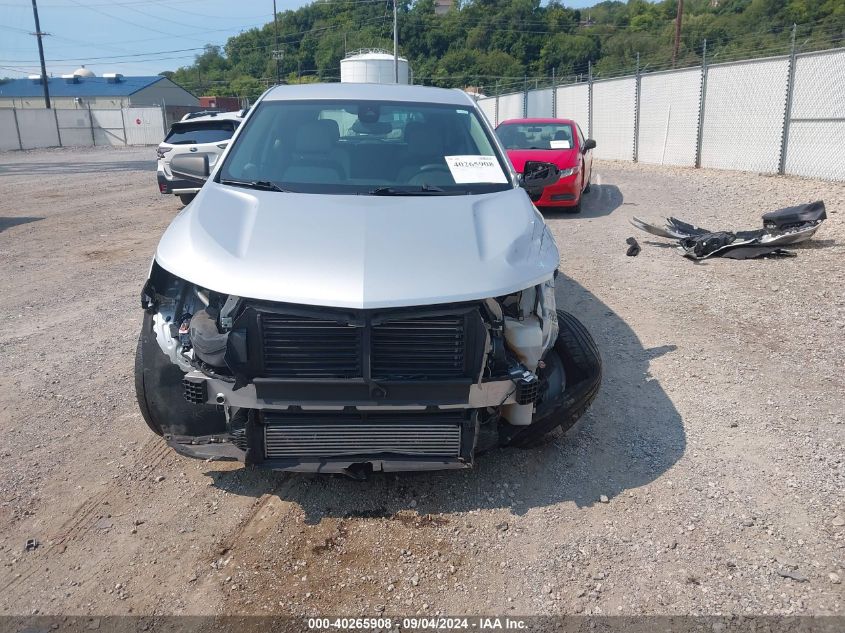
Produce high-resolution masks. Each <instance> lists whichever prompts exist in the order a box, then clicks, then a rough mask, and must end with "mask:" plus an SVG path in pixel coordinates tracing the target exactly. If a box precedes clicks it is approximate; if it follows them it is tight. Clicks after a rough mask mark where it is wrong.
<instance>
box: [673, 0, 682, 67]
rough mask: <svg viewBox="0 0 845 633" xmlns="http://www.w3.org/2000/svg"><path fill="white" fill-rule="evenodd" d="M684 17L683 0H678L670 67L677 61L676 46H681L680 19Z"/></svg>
mask: <svg viewBox="0 0 845 633" xmlns="http://www.w3.org/2000/svg"><path fill="white" fill-rule="evenodd" d="M683 19H684V0H678V12H677V14H676V15H675V46H674V47H673V48H672V68H674V67H675V63H676V62H677V61H678V48H679V47H680V46H681V21H682V20H683Z"/></svg>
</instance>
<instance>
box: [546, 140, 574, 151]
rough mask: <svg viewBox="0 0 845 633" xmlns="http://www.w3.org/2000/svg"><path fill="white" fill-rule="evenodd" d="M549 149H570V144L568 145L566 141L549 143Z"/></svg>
mask: <svg viewBox="0 0 845 633" xmlns="http://www.w3.org/2000/svg"><path fill="white" fill-rule="evenodd" d="M549 147H551V148H552V149H572V143H570V142H569V141H568V140H566V139H561V140H557V141H549Z"/></svg>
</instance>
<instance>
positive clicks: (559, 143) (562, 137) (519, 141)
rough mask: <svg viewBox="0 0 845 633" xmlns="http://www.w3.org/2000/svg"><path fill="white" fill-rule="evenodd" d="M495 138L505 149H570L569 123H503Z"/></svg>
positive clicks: (570, 129)
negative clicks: (497, 138)
mask: <svg viewBox="0 0 845 633" xmlns="http://www.w3.org/2000/svg"><path fill="white" fill-rule="evenodd" d="M496 136H498V137H499V140H500V141H501V142H502V145H504V146H505V149H572V148H573V147H574V146H575V145H574V143H573V142H572V137H573V135H572V126H571V125H570V124H569V123H503V124H502V125H500V126H499V127H498V128H496Z"/></svg>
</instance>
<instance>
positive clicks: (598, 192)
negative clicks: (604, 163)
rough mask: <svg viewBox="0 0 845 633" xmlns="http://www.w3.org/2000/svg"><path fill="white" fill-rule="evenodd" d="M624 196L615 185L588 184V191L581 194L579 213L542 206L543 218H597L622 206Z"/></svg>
mask: <svg viewBox="0 0 845 633" xmlns="http://www.w3.org/2000/svg"><path fill="white" fill-rule="evenodd" d="M623 203H624V198H623V196H622V192H621V191H620V190H619V187H617V186H616V185H597V184H595V183H594V184H593V185H591V186H590V193H585V194H582V203H581V213H572V212H571V211H569V210H567V209H566V208H565V207H542V208H540V212H541V213H542V214H543V217H545V218H598V217H601V216H603V215H610V214H611V213H613V212H614V211H616V209H618V208H619V207H621V206H622V204H623Z"/></svg>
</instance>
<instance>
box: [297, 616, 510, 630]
mask: <svg viewBox="0 0 845 633" xmlns="http://www.w3.org/2000/svg"><path fill="white" fill-rule="evenodd" d="M400 622H401V627H402V630H411V631H420V630H435V631H436V630H475V631H499V630H510V631H518V630H522V629H524V628H525V627H526V623H525V622H524V621H523V620H521V619H518V618H499V617H475V618H466V617H440V616H437V617H435V616H432V617H408V618H402V619H401V620H398V619H393V618H387V617H379V618H308V622H307V624H308V629H309V630H312V631H328V630H351V631H354V630H360V631H366V630H371V631H381V630H388V631H389V630H393V628H394V626H398V625H399V624H400Z"/></svg>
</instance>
